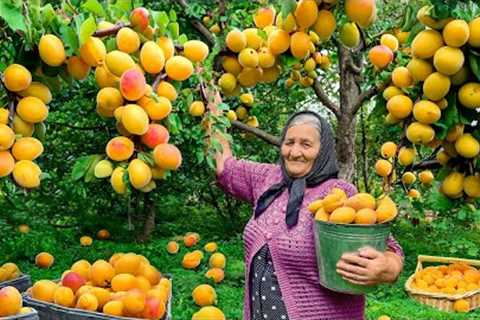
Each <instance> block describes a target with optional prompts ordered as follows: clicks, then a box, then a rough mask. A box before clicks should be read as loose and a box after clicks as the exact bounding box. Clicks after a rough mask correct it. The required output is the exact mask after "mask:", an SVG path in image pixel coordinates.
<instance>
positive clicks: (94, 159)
mask: <svg viewBox="0 0 480 320" xmlns="http://www.w3.org/2000/svg"><path fill="white" fill-rule="evenodd" d="M90 157H91V158H90V165H89V166H88V170H87V172H86V173H85V182H90V181H92V180H93V179H94V178H95V166H96V165H97V163H99V162H100V160H102V159H103V156H102V155H99V154H94V155H91V156H90Z"/></svg>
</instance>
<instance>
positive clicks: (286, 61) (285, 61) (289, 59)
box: [280, 54, 300, 67]
mask: <svg viewBox="0 0 480 320" xmlns="http://www.w3.org/2000/svg"><path fill="white" fill-rule="evenodd" d="M280 62H281V64H282V65H283V66H286V67H292V66H294V65H295V64H297V63H299V62H300V59H297V58H295V57H293V56H290V55H285V54H282V55H281V56H280Z"/></svg>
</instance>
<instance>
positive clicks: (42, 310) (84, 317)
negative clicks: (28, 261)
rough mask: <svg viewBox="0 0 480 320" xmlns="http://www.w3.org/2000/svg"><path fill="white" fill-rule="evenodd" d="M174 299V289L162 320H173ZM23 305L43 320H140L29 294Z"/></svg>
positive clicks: (25, 296)
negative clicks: (63, 304)
mask: <svg viewBox="0 0 480 320" xmlns="http://www.w3.org/2000/svg"><path fill="white" fill-rule="evenodd" d="M165 277H166V278H168V279H170V281H172V277H171V275H165ZM172 299H173V293H172V289H170V297H169V299H168V301H167V305H166V310H165V315H164V316H163V318H162V320H172ZM23 303H24V305H26V306H29V307H33V308H35V309H36V310H37V311H38V313H39V315H40V319H42V320H113V319H118V320H138V318H129V317H115V316H109V315H106V314H103V313H100V312H93V311H84V310H80V309H73V308H66V307H62V306H59V305H57V304H53V303H49V302H45V301H40V300H37V299H34V298H32V297H31V296H30V295H29V294H28V292H25V293H23ZM0 320H3V319H0Z"/></svg>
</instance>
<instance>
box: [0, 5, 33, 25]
mask: <svg viewBox="0 0 480 320" xmlns="http://www.w3.org/2000/svg"><path fill="white" fill-rule="evenodd" d="M0 17H1V18H2V19H3V20H5V22H6V23H7V25H8V26H9V27H10V29H12V30H13V31H16V30H21V31H23V32H26V31H27V26H26V25H25V20H24V16H23V13H22V7H21V6H20V7H15V6H14V5H13V4H10V3H7V2H6V1H0Z"/></svg>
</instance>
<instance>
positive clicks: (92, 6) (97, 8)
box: [82, 0, 105, 17]
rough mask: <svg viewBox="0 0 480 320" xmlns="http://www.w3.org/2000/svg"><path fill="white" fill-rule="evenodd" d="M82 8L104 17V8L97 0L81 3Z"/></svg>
mask: <svg viewBox="0 0 480 320" xmlns="http://www.w3.org/2000/svg"><path fill="white" fill-rule="evenodd" d="M82 8H83V9H85V10H86V11H89V12H91V13H93V14H96V15H97V16H100V17H105V10H103V7H102V5H101V4H100V3H99V2H98V1H97V0H87V1H86V2H85V3H84V4H82Z"/></svg>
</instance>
